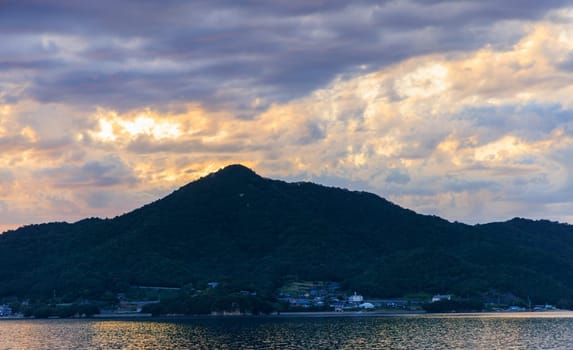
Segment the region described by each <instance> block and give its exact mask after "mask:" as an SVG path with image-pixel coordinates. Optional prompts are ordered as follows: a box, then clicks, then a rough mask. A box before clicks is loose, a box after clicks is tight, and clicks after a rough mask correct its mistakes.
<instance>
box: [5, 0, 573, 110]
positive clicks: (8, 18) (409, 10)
mask: <svg viewBox="0 0 573 350" xmlns="http://www.w3.org/2000/svg"><path fill="white" fill-rule="evenodd" d="M564 3H565V2H564V1H543V2H539V1H537V2H534V1H527V2H526V3H523V2H519V4H516V3H514V2H504V3H503V4H500V3H499V2H492V1H479V2H478V1H465V2H451V1H431V2H428V1H399V2H397V1H385V2H378V1H376V2H375V1H358V2H353V3H352V4H348V3H347V2H340V1H318V2H308V1H288V2H287V1H279V2H272V3H260V2H251V1H248V2H242V3H241V4H240V5H238V4H237V3H236V2H233V1H213V2H205V1H194V2H187V1H150V0H149V1H144V2H140V1H124V2H122V4H121V6H118V4H116V3H115V2H111V1H109V0H106V1H99V2H97V3H93V2H90V3H73V2H69V1H64V0H56V1H51V2H50V5H49V6H48V5H46V3H45V2H42V1H27V2H26V4H25V5H24V4H23V3H19V2H16V1H8V2H3V3H2V5H1V6H2V7H1V11H0V33H4V34H2V35H0V40H1V41H2V42H3V46H2V48H0V55H1V57H5V59H4V60H3V61H2V62H0V68H1V69H0V71H4V72H6V74H5V75H6V76H4V77H2V78H3V79H2V80H3V81H6V82H10V83H11V84H15V85H17V86H18V87H19V88H20V89H23V92H22V93H21V94H13V95H11V96H12V98H13V99H21V98H33V99H35V100H37V101H41V102H55V103H74V104H79V103H84V104H85V105H93V104H96V105H100V106H103V107H106V108H113V109H118V110H123V111H125V110H129V109H133V108H138V107H141V106H151V105H153V106H154V107H159V108H164V107H165V106H167V105H169V104H171V103H188V102H192V101H194V102H199V101H202V102H203V103H205V102H208V103H209V104H210V105H212V106H223V107H224V108H232V109H235V110H236V113H237V115H238V116H241V117H253V115H254V114H258V112H259V111H257V110H256V109H255V110H253V109H252V108H249V106H250V105H251V104H250V101H254V100H255V99H257V98H262V99H264V100H266V101H280V102H286V101H288V100H291V99H293V98H300V97H303V96H305V95H306V94H308V93H309V92H311V91H313V90H315V89H317V88H320V87H321V86H324V85H325V84H328V83H329V82H331V81H333V80H334V79H336V78H337V77H338V76H340V75H356V74H362V73H363V72H364V71H366V72H372V71H376V70H378V69H380V68H382V67H386V66H388V65H391V64H395V63H397V62H399V61H400V60H403V59H406V58H409V57H414V56H419V55H425V54H430V53H438V52H444V51H447V52H455V51H460V50H468V49H475V48H478V47H483V46H484V45H485V44H490V45H494V46H495V45H502V46H503V45H507V43H508V42H509V41H513V40H514V39H515V38H516V37H517V36H518V35H522V34H523V33H524V29H523V25H521V24H517V25H515V24H513V25H512V24H511V23H508V22H511V21H513V22H516V21H518V20H535V19H539V18H541V17H542V16H544V14H546V13H548V12H549V11H551V10H553V9H556V8H559V7H560V6H561V5H562V4H564ZM500 26H501V27H500ZM500 33H501V35H500ZM30 57H33V58H32V59H31V58H30ZM8 72H12V73H8ZM13 72H18V74H13Z"/></svg>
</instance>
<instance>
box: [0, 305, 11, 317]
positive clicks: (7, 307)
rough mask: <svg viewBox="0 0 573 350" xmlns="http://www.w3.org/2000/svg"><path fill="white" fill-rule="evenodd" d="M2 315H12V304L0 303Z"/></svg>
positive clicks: (0, 313) (0, 314)
mask: <svg viewBox="0 0 573 350" xmlns="http://www.w3.org/2000/svg"><path fill="white" fill-rule="evenodd" d="M0 316H12V308H11V307H10V305H6V304H4V305H0Z"/></svg>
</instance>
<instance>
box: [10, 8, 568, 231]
mask: <svg viewBox="0 0 573 350" xmlns="http://www.w3.org/2000/svg"><path fill="white" fill-rule="evenodd" d="M47 3H48V4H49V5H46V4H44V3H43V2H36V1H34V2H31V3H29V4H26V5H24V3H23V2H7V3H5V4H4V3H2V4H0V28H1V29H2V30H0V40H1V42H2V43H3V44H2V45H1V47H0V57H1V58H0V151H1V152H0V230H4V229H8V228H14V227H17V226H20V225H25V224H32V223H40V222H46V221H61V220H68V221H75V220H78V219H81V218H83V217H91V216H103V217H109V216H115V215H118V214H121V213H124V212H126V211H129V210H132V209H135V208H137V207H139V206H141V205H143V204H145V203H148V202H151V201H153V200H156V199H158V198H160V197H161V196H164V195H166V194H168V193H170V192H171V191H173V190H174V189H176V188H177V187H179V186H182V185H184V184H186V183H187V182H189V181H193V180H195V179H197V178H199V177H201V176H205V175H207V174H208V173H210V172H212V171H216V170H217V169H219V168H220V167H222V166H225V165H228V164H232V163H242V164H244V165H246V166H250V167H252V168H253V169H254V170H255V171H257V172H258V173H259V174H261V175H263V176H266V177H273V178H280V179H285V180H293V181H313V182H318V183H322V184H325V185H332V186H338V187H347V188H350V189H354V190H367V191H370V192H374V193H376V194H378V195H380V196H382V197H385V198H388V199H389V200H391V201H393V202H395V203H397V204H399V205H401V206H405V207H408V208H411V209H413V210H415V211H418V212H421V213H424V214H436V215H440V216H442V217H444V218H446V219H449V220H459V221H463V222H468V223H476V222H487V221H495V220H506V219H510V218H512V217H514V216H521V217H530V218H546V219H552V220H559V221H566V222H570V223H573V222H572V221H571V220H573V219H572V217H573V214H572V213H573V200H572V199H571V198H573V197H571V196H569V195H568V194H569V193H572V192H573V180H572V179H573V161H572V160H573V21H572V20H571V18H572V17H571V16H572V15H571V14H572V13H573V8H570V7H566V5H567V2H562V1H547V2H541V1H523V2H515V1H509V2H504V3H499V2H494V1H469V2H463V3H459V4H458V3H455V4H454V3H452V2H445V1H444V2H441V1H437V2H436V1H433V2H419V1H390V2H383V3H381V4H378V3H371V2H369V1H364V2H357V3H353V4H352V5H349V4H346V3H344V2H342V3H340V2H336V1H333V2H319V3H318V4H311V3H310V2H307V1H300V2H296V1H295V2H289V4H288V5H287V4H286V3H283V2H276V3H267V4H259V5H256V4H251V3H249V4H244V5H242V6H241V5H238V4H237V3H236V2H226V1H223V2H217V3H209V2H185V1H174V2H169V3H168V4H165V3H164V2H161V1H150V2H146V6H142V7H139V6H140V5H139V4H137V2H129V1H128V2H125V3H122V5H118V4H116V3H115V2H111V1H107V0H104V1H100V2H98V3H97V4H95V3H93V4H92V3H90V4H89V5H88V3H85V4H84V3H83V2H82V3H78V4H74V5H72V4H70V2H69V1H63V0H50V1H48V2H47Z"/></svg>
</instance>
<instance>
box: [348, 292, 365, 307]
mask: <svg viewBox="0 0 573 350" xmlns="http://www.w3.org/2000/svg"><path fill="white" fill-rule="evenodd" d="M348 301H349V302H351V303H357V304H360V303H362V302H363V301H364V297H363V296H362V295H360V294H356V292H354V295H351V296H350V297H348Z"/></svg>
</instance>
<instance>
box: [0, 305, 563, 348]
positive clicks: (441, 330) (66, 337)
mask: <svg viewBox="0 0 573 350" xmlns="http://www.w3.org/2000/svg"><path fill="white" fill-rule="evenodd" d="M572 344H573V313H558V314H556V313H541V314H539V313H536V314H494V315H491V314H479V315H453V316H452V315H435V316H433V315H430V316H403V317H330V318H329V317H325V318H317V317H311V318H290V317H285V318H273V317H269V318H251V317H237V318H203V319H187V320H169V321H156V320H145V321H104V320H13V321H11V320H2V321H0V350H8V349H9V350H59V349H90V350H92V349H102V350H103V349H106V350H107V349H138V350H140V349H143V350H146V349H157V350H170V349H367V350H368V349H557V350H560V349H571V348H572V346H573V345H572Z"/></svg>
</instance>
